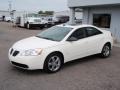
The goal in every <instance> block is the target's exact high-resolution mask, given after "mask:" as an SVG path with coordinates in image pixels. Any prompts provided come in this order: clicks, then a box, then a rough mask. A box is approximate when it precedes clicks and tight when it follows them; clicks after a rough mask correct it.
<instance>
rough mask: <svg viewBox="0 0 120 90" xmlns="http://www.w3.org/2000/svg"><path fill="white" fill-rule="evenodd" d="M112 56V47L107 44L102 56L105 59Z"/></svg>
mask: <svg viewBox="0 0 120 90" xmlns="http://www.w3.org/2000/svg"><path fill="white" fill-rule="evenodd" d="M110 54H111V48H110V45H109V44H105V45H104V47H103V49H102V52H101V54H100V55H101V57H103V58H107V57H109V56H110Z"/></svg>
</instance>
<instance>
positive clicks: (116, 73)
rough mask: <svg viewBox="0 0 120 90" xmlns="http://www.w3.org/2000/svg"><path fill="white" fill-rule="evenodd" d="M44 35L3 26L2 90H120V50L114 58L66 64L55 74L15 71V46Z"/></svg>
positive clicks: (0, 24)
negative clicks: (10, 57) (11, 52)
mask: <svg viewBox="0 0 120 90" xmlns="http://www.w3.org/2000/svg"><path fill="white" fill-rule="evenodd" d="M41 31H42V30H27V29H24V28H18V27H12V24H11V23H5V22H0V90H120V48H117V47H114V48H113V51H112V55H111V57H110V58H107V59H101V58H99V57H97V56H91V57H87V58H84V59H80V60H77V61H74V62H70V63H67V64H65V65H64V67H63V68H62V70H61V71H59V72H57V73H55V74H47V73H44V72H43V71H42V70H35V71H26V70H21V69H17V68H14V67H12V66H11V64H10V63H9V60H8V56H7V54H8V50H9V48H10V47H11V46H12V44H13V43H14V42H16V41H18V40H20V39H23V38H26V37H30V36H33V35H36V34H37V33H39V32H41Z"/></svg>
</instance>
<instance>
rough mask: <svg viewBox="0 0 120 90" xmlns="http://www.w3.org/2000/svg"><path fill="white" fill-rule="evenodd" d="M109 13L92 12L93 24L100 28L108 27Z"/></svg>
mask: <svg viewBox="0 0 120 90" xmlns="http://www.w3.org/2000/svg"><path fill="white" fill-rule="evenodd" d="M110 22H111V14H93V25H95V26H97V27H101V28H110Z"/></svg>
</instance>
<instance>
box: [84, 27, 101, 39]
mask: <svg viewBox="0 0 120 90" xmlns="http://www.w3.org/2000/svg"><path fill="white" fill-rule="evenodd" d="M85 30H86V34H87V37H89V36H94V35H99V34H102V32H101V31H99V30H97V29H96V28H93V27H87V28H85Z"/></svg>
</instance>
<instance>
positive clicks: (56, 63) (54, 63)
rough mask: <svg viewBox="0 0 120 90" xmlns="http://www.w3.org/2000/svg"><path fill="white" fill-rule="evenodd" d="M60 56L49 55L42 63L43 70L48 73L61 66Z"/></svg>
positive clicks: (57, 69) (55, 70)
mask: <svg viewBox="0 0 120 90" xmlns="http://www.w3.org/2000/svg"><path fill="white" fill-rule="evenodd" d="M62 65H63V63H62V57H61V55H59V54H51V55H49V56H48V57H47V58H46V60H45V63H44V71H45V72H48V73H55V72H57V71H59V70H60V69H61V67H62Z"/></svg>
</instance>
